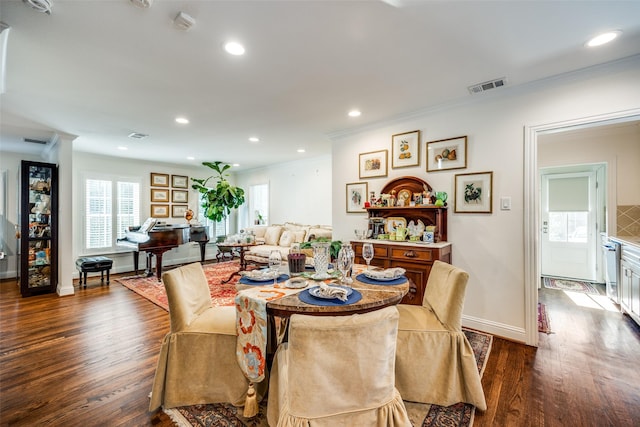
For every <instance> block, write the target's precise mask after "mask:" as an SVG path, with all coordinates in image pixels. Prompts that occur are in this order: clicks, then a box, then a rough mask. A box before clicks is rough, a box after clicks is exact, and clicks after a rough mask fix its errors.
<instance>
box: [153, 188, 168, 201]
mask: <svg viewBox="0 0 640 427" xmlns="http://www.w3.org/2000/svg"><path fill="white" fill-rule="evenodd" d="M151 201H152V202H168V201H169V190H160V189H158V188H152V189H151Z"/></svg>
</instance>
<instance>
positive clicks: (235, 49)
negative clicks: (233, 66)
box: [224, 42, 244, 56]
mask: <svg viewBox="0 0 640 427" xmlns="http://www.w3.org/2000/svg"><path fill="white" fill-rule="evenodd" d="M224 50H226V51H227V52H228V53H230V54H231V55H236V56H238V55H244V46H242V45H241V44H240V43H237V42H229V43H227V44H225V45H224Z"/></svg>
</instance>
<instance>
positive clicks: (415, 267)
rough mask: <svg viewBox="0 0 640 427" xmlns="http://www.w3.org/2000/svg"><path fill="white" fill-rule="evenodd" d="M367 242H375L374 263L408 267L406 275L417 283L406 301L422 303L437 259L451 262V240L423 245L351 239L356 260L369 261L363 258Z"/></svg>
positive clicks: (363, 262)
mask: <svg viewBox="0 0 640 427" xmlns="http://www.w3.org/2000/svg"><path fill="white" fill-rule="evenodd" d="M367 242H369V243H373V250H374V257H373V260H372V261H371V265H372V266H376V267H381V268H392V267H402V268H404V269H405V270H406V276H407V277H408V278H409V279H411V280H412V281H413V283H414V284H415V286H416V287H415V288H412V289H411V290H410V291H409V293H408V294H407V295H405V297H404V298H403V299H402V301H401V303H402V304H413V305H422V298H423V297H424V290H425V288H426V286H427V278H428V277H429V273H430V272H431V266H433V263H434V261H436V260H439V261H443V262H447V263H449V264H450V263H451V243H448V242H439V243H433V244H422V243H411V242H398V241H396V242H392V241H387V240H373V239H369V240H352V241H351V245H352V246H353V250H354V252H355V255H356V257H355V262H356V263H358V264H366V261H365V260H364V258H362V245H363V244H364V243H367Z"/></svg>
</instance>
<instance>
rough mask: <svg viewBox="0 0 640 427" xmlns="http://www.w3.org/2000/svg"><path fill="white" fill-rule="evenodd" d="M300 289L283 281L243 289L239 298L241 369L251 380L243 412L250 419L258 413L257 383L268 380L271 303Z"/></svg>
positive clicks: (239, 293) (239, 361)
mask: <svg viewBox="0 0 640 427" xmlns="http://www.w3.org/2000/svg"><path fill="white" fill-rule="evenodd" d="M300 291H301V289H288V288H285V287H284V286H282V285H280V284H277V285H268V286H267V285H264V286H259V287H254V288H249V289H243V290H241V291H239V292H238V294H237V295H236V297H235V304H236V332H237V335H238V338H237V341H236V357H237V360H238V365H240V369H241V370H242V372H243V373H244V375H245V376H246V377H247V379H248V380H249V381H250V382H249V389H248V391H247V398H246V401H245V405H244V414H243V415H244V416H245V417H247V418H249V417H253V416H255V415H256V414H257V413H258V402H257V399H256V393H255V389H254V383H258V382H260V381H262V380H264V376H265V371H266V366H267V360H266V348H267V302H268V301H273V300H275V299H279V298H282V297H284V296H287V295H291V294H294V293H297V292H300Z"/></svg>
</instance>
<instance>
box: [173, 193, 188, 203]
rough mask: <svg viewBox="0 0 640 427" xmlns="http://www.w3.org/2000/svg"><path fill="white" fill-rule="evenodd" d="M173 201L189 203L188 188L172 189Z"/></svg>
mask: <svg viewBox="0 0 640 427" xmlns="http://www.w3.org/2000/svg"><path fill="white" fill-rule="evenodd" d="M171 202H172V203H189V192H188V191H186V190H171Z"/></svg>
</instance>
